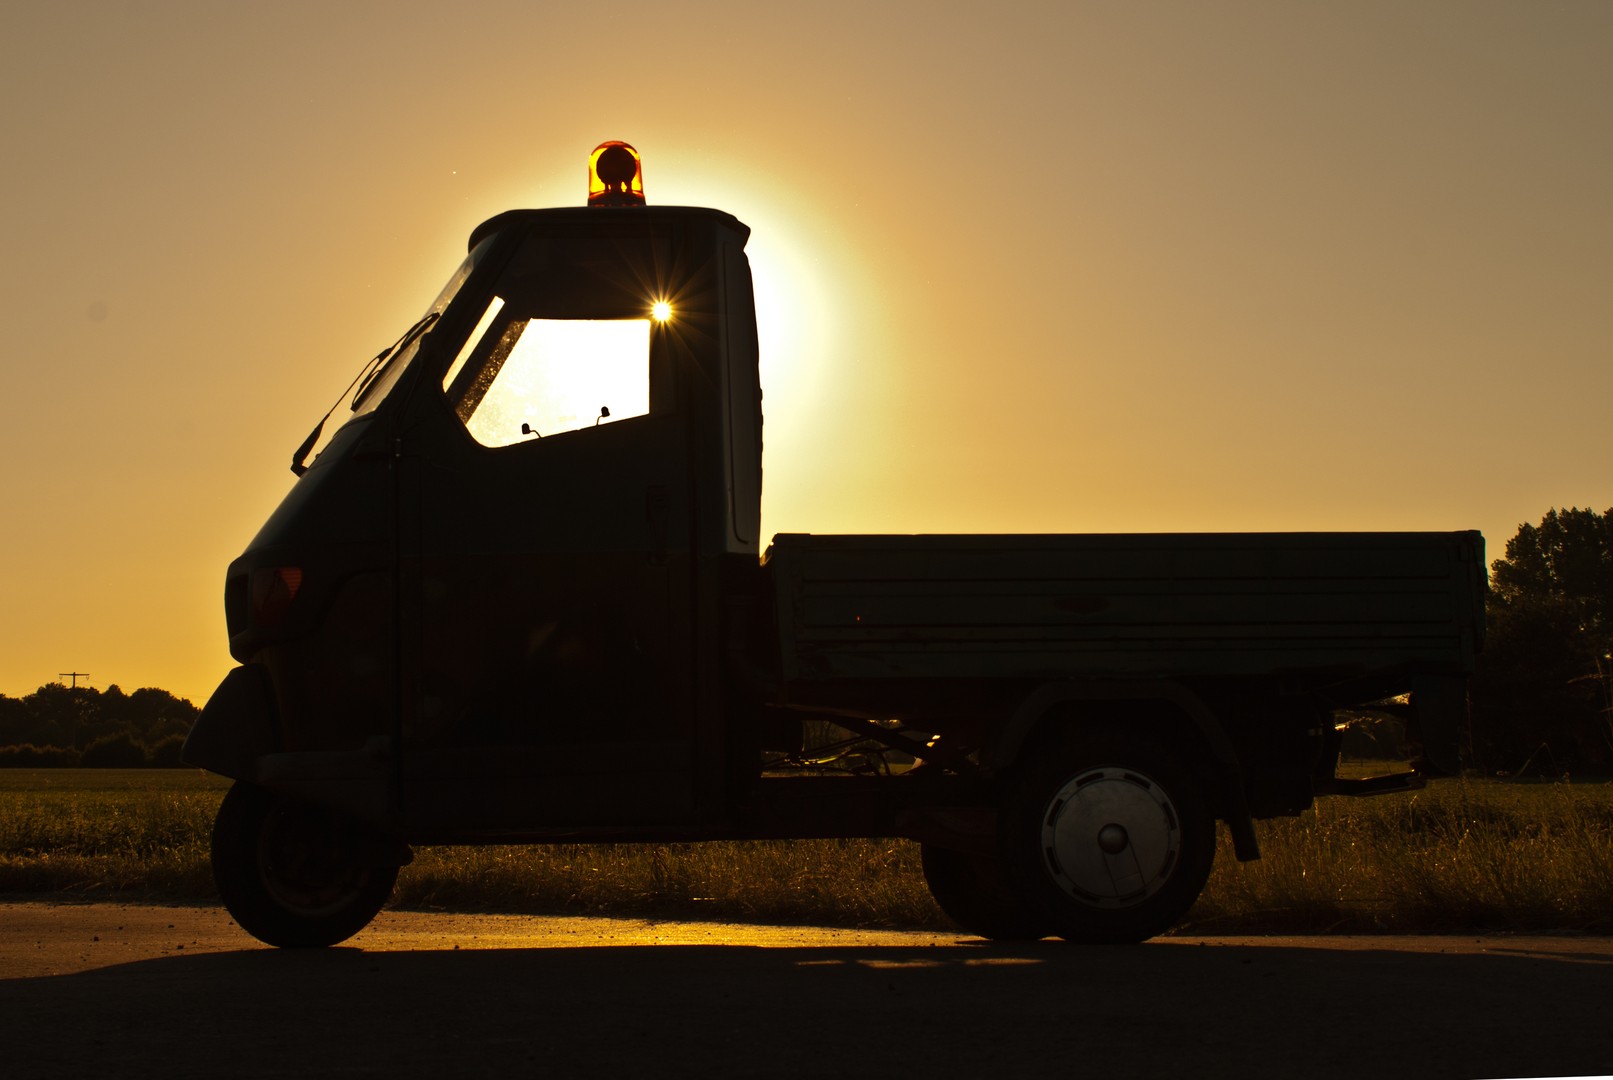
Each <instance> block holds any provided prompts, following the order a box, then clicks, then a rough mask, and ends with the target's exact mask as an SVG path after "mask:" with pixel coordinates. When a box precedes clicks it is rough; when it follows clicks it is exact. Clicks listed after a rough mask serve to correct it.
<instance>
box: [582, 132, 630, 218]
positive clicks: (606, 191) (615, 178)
mask: <svg viewBox="0 0 1613 1080" xmlns="http://www.w3.org/2000/svg"><path fill="white" fill-rule="evenodd" d="M588 205H589V206H643V205H644V163H643V162H642V161H640V160H639V156H638V151H637V150H635V149H633V148H632V147H631V146H629V145H628V144H627V143H624V142H603V143H600V144H599V145H598V146H596V147H594V152H593V153H592V154H590V155H589V156H588Z"/></svg>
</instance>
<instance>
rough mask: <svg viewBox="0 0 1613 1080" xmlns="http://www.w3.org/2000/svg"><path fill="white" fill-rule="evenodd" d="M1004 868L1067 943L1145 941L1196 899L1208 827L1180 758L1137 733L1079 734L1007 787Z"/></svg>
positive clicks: (1206, 864) (1204, 869) (1211, 848)
mask: <svg viewBox="0 0 1613 1080" xmlns="http://www.w3.org/2000/svg"><path fill="white" fill-rule="evenodd" d="M1001 828H1002V831H1001V834H1000V838H999V842H1000V846H1001V850H1002V853H1003V869H1004V872H1005V875H1006V877H1007V879H1008V881H1009V882H1010V887H1012V888H1013V889H1014V890H1015V891H1016V893H1017V894H1018V895H1019V896H1020V897H1021V898H1022V900H1023V902H1024V903H1025V905H1026V906H1027V907H1028V908H1030V909H1031V910H1033V911H1036V912H1039V913H1040V914H1041V915H1042V916H1043V917H1045V918H1046V920H1047V925H1048V926H1049V927H1051V928H1052V931H1053V932H1054V933H1056V934H1058V935H1059V936H1060V937H1062V938H1065V939H1066V940H1068V941H1076V942H1083V943H1088V944H1121V943H1128V942H1136V941H1144V940H1146V939H1148V938H1151V937H1153V936H1154V935H1156V934H1160V933H1163V932H1164V931H1166V930H1169V929H1170V928H1171V927H1172V926H1175V925H1176V924H1177V923H1178V922H1180V921H1181V919H1182V917H1183V916H1184V915H1186V914H1187V912H1188V909H1189V908H1191V907H1192V906H1193V902H1194V901H1195V900H1197V899H1198V896H1199V893H1200V892H1202V891H1203V889H1204V883H1205V882H1206V881H1207V880H1208V879H1209V876H1210V865H1211V863H1212V861H1213V860H1214V858H1215V818H1214V817H1213V816H1212V815H1211V813H1210V811H1209V808H1208V805H1207V803H1206V802H1205V799H1204V796H1203V793H1202V792H1201V791H1200V790H1199V786H1198V784H1197V783H1196V782H1195V781H1194V779H1193V776H1192V774H1191V772H1190V771H1189V770H1188V768H1187V767H1186V765H1185V764H1184V763H1183V761H1182V760H1181V758H1180V756H1179V755H1178V754H1175V753H1173V752H1172V751H1170V750H1169V749H1167V748H1166V747H1164V746H1163V745H1162V744H1160V743H1159V742H1158V741H1157V740H1155V739H1153V738H1150V737H1148V736H1146V735H1142V734H1132V733H1122V732H1115V731H1112V730H1109V729H1099V730H1089V731H1087V732H1081V731H1076V732H1074V733H1072V734H1071V735H1070V736H1068V737H1066V738H1065V739H1064V740H1063V741H1062V742H1059V743H1057V744H1055V745H1054V746H1053V747H1052V748H1051V749H1050V750H1049V751H1047V752H1044V753H1040V754H1038V755H1037V756H1036V757H1035V758H1034V759H1033V760H1031V761H1030V762H1029V763H1028V764H1027V766H1026V767H1025V768H1024V770H1023V771H1022V772H1021V773H1020V775H1019V776H1018V777H1016V778H1015V780H1014V782H1013V784H1012V786H1011V789H1010V791H1009V793H1008V798H1007V803H1006V805H1005V807H1004V811H1003V816H1002V819H1001Z"/></svg>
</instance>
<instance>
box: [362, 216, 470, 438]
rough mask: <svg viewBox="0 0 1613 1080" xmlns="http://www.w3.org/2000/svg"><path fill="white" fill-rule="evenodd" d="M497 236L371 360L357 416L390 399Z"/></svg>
mask: <svg viewBox="0 0 1613 1080" xmlns="http://www.w3.org/2000/svg"><path fill="white" fill-rule="evenodd" d="M493 239H494V238H493V237H492V236H489V237H487V238H486V239H485V240H483V241H482V242H481V243H479V244H477V245H476V247H475V248H473V249H472V250H471V253H470V254H469V255H467V256H465V261H464V262H462V263H460V264H459V269H457V270H455V271H454V275H453V277H451V278H449V279H448V284H446V285H444V286H443V287H442V292H440V293H438V294H437V299H436V300H434V301H432V303H431V306H430V307H428V308H427V309H426V313H425V314H424V315H422V316H421V317H420V319H419V321H417V322H416V323H415V324H414V325H413V326H412V327H410V328H409V329H408V330H407V331H406V332H405V333H404V335H403V337H401V338H399V339H398V342H397V344H395V345H393V346H392V348H391V349H389V350H387V351H386V352H383V353H381V355H380V356H378V357H376V359H375V360H372V361H371V364H373V365H376V367H375V370H374V371H371V372H369V373H368V374H367V375H365V376H364V377H362V378H360V380H359V382H358V389H357V390H356V391H355V392H354V394H353V406H352V408H353V414H354V415H355V416H363V415H364V414H365V413H367V412H370V411H371V410H373V409H374V408H375V407H376V406H377V405H379V404H381V402H382V401H384V400H386V395H387V391H388V390H391V389H392V387H393V385H395V384H396V383H397V381H398V378H399V376H401V375H402V374H403V373H404V372H405V371H407V370H408V368H409V362H410V361H411V360H413V359H414V356H415V353H417V352H419V351H420V342H421V340H422V339H424V337H425V333H426V331H427V330H429V329H430V328H431V325H432V323H434V322H436V321H437V318H438V316H440V315H441V314H442V313H443V312H444V311H446V310H447V309H448V305H449V304H451V303H453V301H454V297H455V296H458V295H459V290H460V289H461V288H463V287H464V284H465V281H466V279H468V278H469V277H470V274H471V271H472V270H475V269H476V264H477V263H479V262H480V261H481V260H482V258H483V257H484V256H485V255H486V254H487V251H488V249H489V248H490V247H492V245H493Z"/></svg>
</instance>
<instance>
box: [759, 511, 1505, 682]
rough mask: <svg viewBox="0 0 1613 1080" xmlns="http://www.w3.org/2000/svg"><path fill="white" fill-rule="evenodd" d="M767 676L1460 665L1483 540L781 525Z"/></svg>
mask: <svg viewBox="0 0 1613 1080" xmlns="http://www.w3.org/2000/svg"><path fill="white" fill-rule="evenodd" d="M765 565H766V568H767V571H768V572H769V573H770V574H771V577H772V584H773V589H774V598H775V602H776V604H777V610H778V624H779V635H780V636H779V645H780V651H781V659H782V674H783V675H784V677H785V679H786V680H787V681H818V680H838V679H884V678H915V677H917V678H949V677H952V678H971V677H989V678H1005V677H1007V678H1015V677H1023V678H1035V679H1048V678H1073V677H1082V678H1090V677H1117V678H1136V677H1140V676H1145V677H1161V678H1195V677H1203V676H1272V675H1283V674H1307V675H1310V676H1313V677H1314V676H1323V677H1324V678H1338V679H1349V678H1351V677H1357V676H1361V675H1364V674H1367V673H1370V672H1388V671H1392V670H1399V671H1407V670H1415V671H1418V672H1421V673H1427V674H1449V675H1460V674H1463V673H1466V672H1470V671H1471V670H1472V668H1473V660H1474V654H1475V652H1476V650H1477V649H1478V648H1479V647H1480V645H1481V644H1482V635H1483V625H1484V623H1483V610H1482V597H1483V588H1482V585H1483V581H1484V540H1483V537H1482V536H1480V535H1479V534H1478V533H1477V532H1455V533H1210V534H1169V535H1167V534H1159V535H1155V534H1135V535H1125V534H1113V535H1028V536H1012V535H1002V536H976V535H964V536H948V535H929V536H925V535H915V536H816V535H812V534H806V533H792V534H782V535H779V536H777V537H775V538H774V540H773V543H772V546H771V547H770V548H769V549H768V552H767V554H766V557H765Z"/></svg>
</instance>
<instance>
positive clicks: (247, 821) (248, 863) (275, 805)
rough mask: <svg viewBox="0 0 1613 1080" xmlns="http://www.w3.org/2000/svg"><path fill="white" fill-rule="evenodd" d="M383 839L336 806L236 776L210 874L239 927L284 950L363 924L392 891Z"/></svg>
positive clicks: (337, 937) (333, 938)
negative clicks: (305, 799)
mask: <svg viewBox="0 0 1613 1080" xmlns="http://www.w3.org/2000/svg"><path fill="white" fill-rule="evenodd" d="M383 850H385V841H384V839H383V838H378V837H376V836H375V835H374V834H372V833H370V832H369V831H368V830H366V829H364V828H363V827H362V826H361V825H359V824H358V823H356V822H354V821H352V820H350V819H348V818H345V817H343V816H342V815H341V814H338V813H336V812H335V811H332V810H329V809H326V808H325V807H321V806H315V805H312V804H309V803H303V802H297V801H295V800H292V799H287V798H285V797H284V796H281V795H277V794H275V793H274V792H271V791H268V790H266V789H264V788H261V787H258V786H257V785H256V784H248V783H245V782H244V781H237V782H236V783H235V785H234V786H233V787H231V788H230V790H229V791H228V792H227V793H226V794H225V796H224V801H223V802H222V803H221V804H220V805H219V810H218V818H217V819H216V820H215V821H214V823H213V852H212V854H213V880H214V882H215V883H216V884H217V885H218V892H219V896H220V897H221V898H222V899H223V901H224V906H225V907H226V908H228V909H229V912H230V914H231V915H232V916H234V917H235V921H236V922H237V923H239V924H240V926H241V929H243V930H245V931H246V932H247V933H249V934H251V935H252V936H253V937H255V938H257V939H258V940H259V941H262V942H265V943H267V944H269V945H276V946H279V947H281V948H320V947H324V946H329V945H335V944H336V943H337V942H340V941H345V940H346V939H348V938H350V937H352V936H353V935H354V934H356V933H358V932H359V931H360V930H362V929H363V928H364V927H365V926H366V925H368V924H369V922H370V920H371V919H373V918H375V915H376V913H377V912H379V911H380V910H381V907H382V905H383V904H385V903H386V901H387V897H389V896H391V895H392V886H393V885H394V884H395V883H396V881H397V878H398V867H397V866H395V865H393V866H387V865H371V864H373V863H378V862H383V861H384V860H381V859H378V858H376V857H375V856H376V853H378V852H381V851H383Z"/></svg>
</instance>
